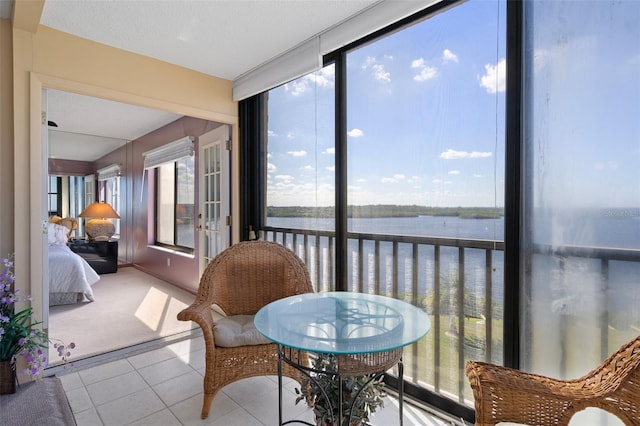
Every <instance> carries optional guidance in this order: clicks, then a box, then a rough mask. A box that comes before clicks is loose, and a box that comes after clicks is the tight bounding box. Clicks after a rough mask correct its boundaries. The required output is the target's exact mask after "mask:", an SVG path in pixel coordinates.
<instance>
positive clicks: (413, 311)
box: [254, 292, 431, 425]
mask: <svg viewBox="0 0 640 426" xmlns="http://www.w3.org/2000/svg"><path fill="white" fill-rule="evenodd" d="M254 323H255V326H256V329H257V330H258V331H259V332H260V333H261V334H263V335H264V336H265V337H267V338H268V339H270V340H272V341H274V342H276V343H277V344H278V347H279V356H278V363H279V370H281V365H282V364H281V363H282V362H286V363H288V364H290V365H292V366H294V367H296V368H298V369H299V370H300V371H302V372H303V373H304V374H305V375H306V376H307V377H308V378H309V379H311V380H313V377H312V376H311V375H310V374H309V372H310V371H313V369H311V368H309V367H308V366H305V365H300V364H299V363H298V362H297V360H296V359H293V358H292V357H291V356H289V354H291V353H292V351H291V348H292V349H298V350H302V351H307V352H312V353H325V354H331V355H335V356H336V358H337V362H336V365H337V369H336V371H334V372H330V373H331V374H335V375H337V376H338V377H339V378H340V379H341V377H342V376H364V375H371V376H372V377H374V376H375V377H380V376H381V375H382V374H384V372H385V371H386V370H388V369H389V368H391V367H393V366H394V365H396V364H397V365H398V376H399V378H400V380H399V383H400V389H399V409H400V413H399V416H400V424H401V425H402V404H403V401H402V399H403V396H404V394H403V386H402V383H403V380H402V375H403V370H402V349H403V348H404V347H405V346H407V345H410V344H412V343H415V342H416V341H418V340H420V339H421V338H422V337H424V336H425V335H426V334H427V332H428V331H429V328H430V327H431V322H430V320H429V317H428V316H427V314H426V312H424V311H423V310H422V309H419V308H417V307H415V306H413V305H411V304H409V303H407V302H403V301H401V300H397V299H393V298H390V297H385V296H379V295H374V294H364V293H352V292H321V293H306V294H301V295H297V296H290V297H287V298H284V299H280V300H276V301H274V302H272V303H270V304H268V305H267V306H265V307H263V308H262V309H260V310H259V311H258V313H257V314H256V316H255V319H254ZM278 382H279V387H280V392H279V403H280V411H279V416H280V419H279V420H280V425H282V424H283V423H282V394H281V392H282V376H281V374H279V375H278ZM340 408H341V409H340V415H339V418H340V419H342V407H340ZM294 422H296V421H294ZM287 423H290V422H287ZM300 423H305V422H300ZM339 424H342V421H341V422H340V423H339Z"/></svg>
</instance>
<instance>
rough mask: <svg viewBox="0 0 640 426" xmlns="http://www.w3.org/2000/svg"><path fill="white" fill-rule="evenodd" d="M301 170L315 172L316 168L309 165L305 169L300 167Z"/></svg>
mask: <svg viewBox="0 0 640 426" xmlns="http://www.w3.org/2000/svg"><path fill="white" fill-rule="evenodd" d="M300 169H301V170H311V171H312V170H315V168H314V167H313V166H312V165H311V164H307V165H306V166H304V167H300Z"/></svg>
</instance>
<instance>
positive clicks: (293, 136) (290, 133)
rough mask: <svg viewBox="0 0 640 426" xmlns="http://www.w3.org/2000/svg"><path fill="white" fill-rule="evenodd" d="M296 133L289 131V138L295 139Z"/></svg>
mask: <svg viewBox="0 0 640 426" xmlns="http://www.w3.org/2000/svg"><path fill="white" fill-rule="evenodd" d="M295 137H296V135H295V134H294V133H293V132H289V133H287V139H295Z"/></svg>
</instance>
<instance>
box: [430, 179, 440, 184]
mask: <svg viewBox="0 0 640 426" xmlns="http://www.w3.org/2000/svg"><path fill="white" fill-rule="evenodd" d="M431 183H442V179H434V180H432V181H431Z"/></svg>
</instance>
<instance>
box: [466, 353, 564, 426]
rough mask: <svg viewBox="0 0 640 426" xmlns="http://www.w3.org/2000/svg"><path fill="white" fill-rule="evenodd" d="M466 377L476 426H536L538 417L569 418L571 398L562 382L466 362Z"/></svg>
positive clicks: (517, 371)
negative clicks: (506, 424)
mask: <svg viewBox="0 0 640 426" xmlns="http://www.w3.org/2000/svg"><path fill="white" fill-rule="evenodd" d="M466 373H467V377H468V378H469V383H470V385H471V389H472V390H473V396H474V398H475V401H476V404H475V405H476V407H475V408H476V423H475V424H476V426H486V425H495V424H496V423H498V422H501V421H502V422H505V421H506V422H514V423H522V424H540V423H537V422H539V421H540V417H539V416H540V413H547V414H548V416H549V417H550V418H555V419H561V418H564V417H565V416H567V417H570V416H571V414H570V413H569V412H567V410H570V406H571V404H570V399H571V398H573V397H575V395H573V392H572V390H570V389H567V387H566V382H563V381H560V380H556V379H552V378H548V377H544V376H540V375H536V374H532V373H527V372H524V371H520V370H515V369H511V368H507V367H502V366H497V365H492V364H486V363H482V362H476V361H469V362H467V364H466ZM569 395H571V396H569ZM570 411H571V410H570ZM544 424H562V423H555V422H549V423H544Z"/></svg>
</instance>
